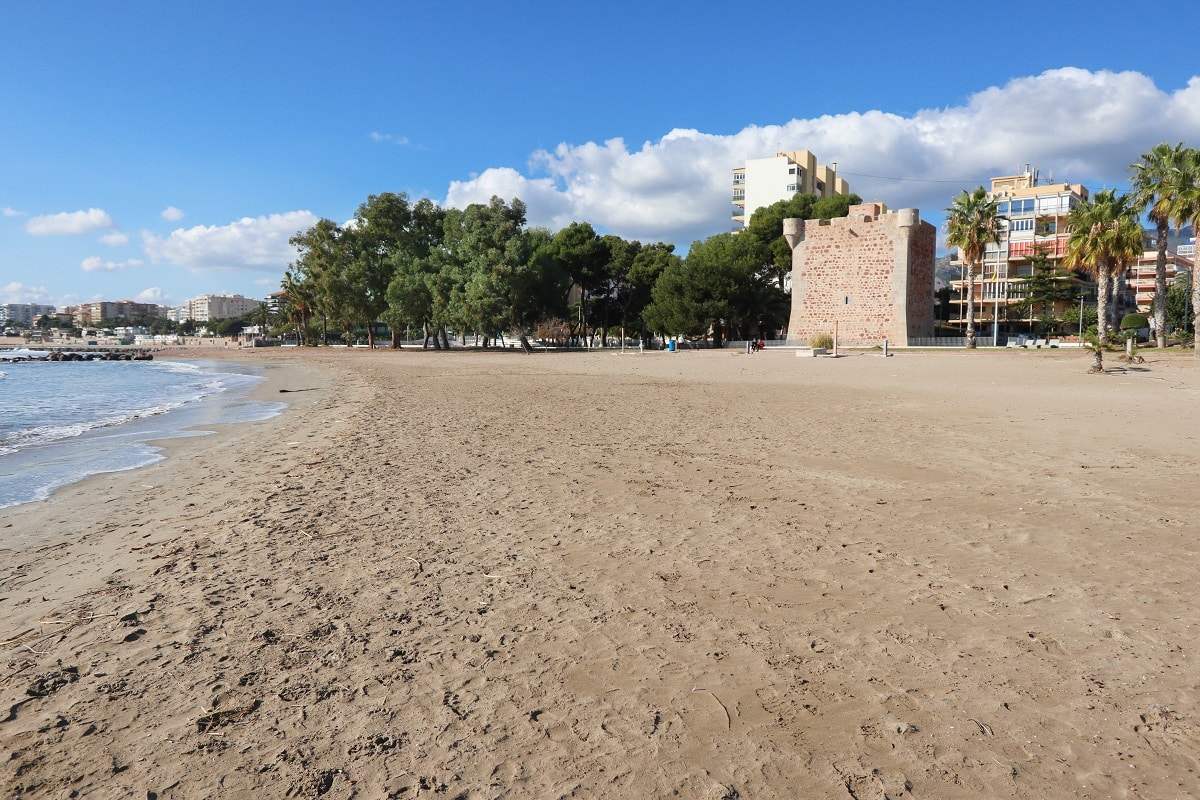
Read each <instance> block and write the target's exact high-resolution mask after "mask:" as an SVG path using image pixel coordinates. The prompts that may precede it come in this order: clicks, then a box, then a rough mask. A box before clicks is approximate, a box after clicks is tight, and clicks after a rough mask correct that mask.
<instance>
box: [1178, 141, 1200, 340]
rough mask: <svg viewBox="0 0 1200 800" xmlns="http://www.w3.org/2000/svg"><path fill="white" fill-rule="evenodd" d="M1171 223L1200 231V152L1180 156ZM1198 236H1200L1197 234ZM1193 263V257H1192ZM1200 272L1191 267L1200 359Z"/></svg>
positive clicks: (1191, 150) (1195, 325) (1195, 336)
mask: <svg viewBox="0 0 1200 800" xmlns="http://www.w3.org/2000/svg"><path fill="white" fill-rule="evenodd" d="M1172 221H1173V222H1174V223H1175V225H1176V226H1177V227H1183V226H1184V225H1188V224H1190V225H1191V226H1192V233H1197V231H1200V151H1198V150H1195V149H1192V148H1188V149H1187V150H1184V151H1183V154H1182V155H1181V156H1180V164H1179V192H1178V195H1177V196H1176V198H1175V211H1174V213H1173V214H1172ZM1197 235H1200V234H1197ZM1193 261H1195V257H1194V256H1193ZM1197 272H1200V270H1198V269H1197V268H1196V267H1195V266H1193V267H1192V315H1193V316H1192V341H1193V345H1192V346H1193V355H1195V357H1196V358H1200V336H1197V335H1196V329H1197V328H1198V327H1200V275H1197V274H1196V273H1197Z"/></svg>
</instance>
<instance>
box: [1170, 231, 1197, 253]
mask: <svg viewBox="0 0 1200 800" xmlns="http://www.w3.org/2000/svg"><path fill="white" fill-rule="evenodd" d="M1195 235H1196V234H1195V233H1194V232H1193V231H1192V229H1191V227H1187V228H1184V229H1183V230H1181V231H1180V232H1179V233H1174V232H1171V233H1169V234H1167V249H1168V250H1174V249H1175V248H1177V247H1179V245H1181V244H1191V243H1192V237H1193V236H1195Z"/></svg>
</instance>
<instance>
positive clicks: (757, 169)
mask: <svg viewBox="0 0 1200 800" xmlns="http://www.w3.org/2000/svg"><path fill="white" fill-rule="evenodd" d="M797 193H801V194H813V195H816V196H817V197H829V196H830V195H834V194H850V184H848V183H846V181H844V180H842V179H841V178H839V177H838V175H837V162H834V164H833V166H832V167H827V166H825V165H824V164H818V163H817V157H816V156H815V155H813V154H812V153H810V152H809V151H807V150H788V151H785V152H781V153H776V154H775V155H774V156H771V157H769V158H751V159H747V160H746V165H745V166H742V167H735V168H734V170H733V221H734V223H736V224H735V226H734V229H735V230H741V229H742V228H743V227H745V226H746V225H747V224H749V222H750V218H751V217H752V216H753V215H754V212H755V211H757V210H758V209H760V208H763V207H764V206H769V205H771V204H772V203H778V202H779V201H780V200H790V199H792V197H793V196H794V195H796V194H797Z"/></svg>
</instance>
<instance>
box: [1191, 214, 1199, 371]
mask: <svg viewBox="0 0 1200 800" xmlns="http://www.w3.org/2000/svg"><path fill="white" fill-rule="evenodd" d="M1197 222H1200V220H1197ZM1192 230H1196V222H1193V223H1192ZM1193 260H1194V259H1193ZM1196 271H1197V270H1196V268H1195V267H1193V268H1192V274H1191V280H1192V355H1193V356H1194V357H1195V358H1200V336H1198V335H1196V330H1197V329H1200V275H1197V274H1196Z"/></svg>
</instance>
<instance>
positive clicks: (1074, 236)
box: [1063, 189, 1144, 372]
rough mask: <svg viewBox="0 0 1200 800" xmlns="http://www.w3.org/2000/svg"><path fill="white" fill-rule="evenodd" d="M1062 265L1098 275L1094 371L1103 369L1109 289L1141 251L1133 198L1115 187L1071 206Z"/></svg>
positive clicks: (1106, 341)
mask: <svg viewBox="0 0 1200 800" xmlns="http://www.w3.org/2000/svg"><path fill="white" fill-rule="evenodd" d="M1067 229H1068V234H1067V253H1066V257H1065V258H1064V259H1063V265H1064V266H1065V267H1067V268H1068V269H1077V270H1083V271H1084V272H1088V273H1091V274H1092V275H1094V276H1095V277H1096V318H1097V322H1096V347H1095V351H1094V356H1093V359H1092V368H1091V371H1092V372H1103V371H1104V347H1105V346H1106V345H1107V344H1108V325H1109V320H1108V316H1109V311H1108V293H1109V286H1110V285H1111V282H1112V279H1113V277H1114V276H1115V275H1118V274H1120V273H1121V272H1122V271H1123V270H1124V269H1125V268H1126V267H1127V266H1129V265H1130V264H1132V263H1134V262H1136V261H1137V259H1138V257H1139V256H1141V254H1142V246H1143V242H1144V233H1143V231H1142V224H1141V222H1140V221H1139V220H1138V218H1137V213H1136V210H1135V207H1134V205H1133V203H1132V202H1131V199H1130V198H1129V197H1128V196H1126V195H1118V194H1117V193H1116V190H1114V189H1105V190H1103V191H1100V192H1097V193H1096V195H1095V197H1093V198H1092V201H1091V202H1090V203H1081V204H1080V205H1077V206H1076V207H1075V208H1073V209H1071V216H1070V217H1069V218H1068V220H1067Z"/></svg>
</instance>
